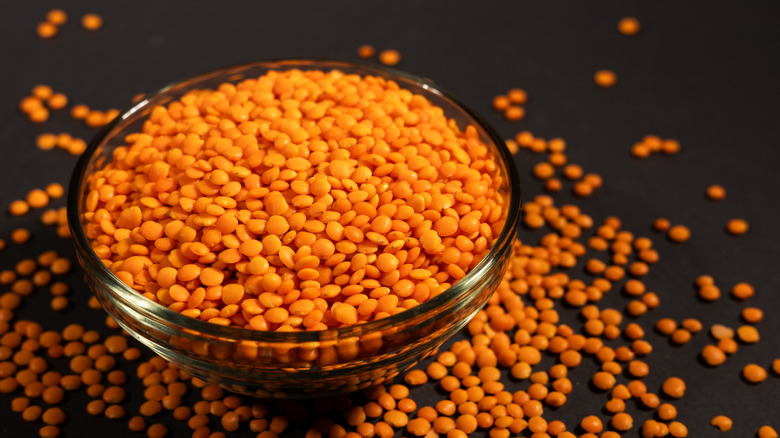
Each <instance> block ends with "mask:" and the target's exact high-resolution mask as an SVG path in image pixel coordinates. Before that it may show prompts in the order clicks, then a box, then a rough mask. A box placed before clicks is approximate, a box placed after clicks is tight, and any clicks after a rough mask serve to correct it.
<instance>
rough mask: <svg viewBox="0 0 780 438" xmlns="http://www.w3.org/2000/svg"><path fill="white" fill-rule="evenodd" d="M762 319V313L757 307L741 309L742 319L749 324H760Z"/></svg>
mask: <svg viewBox="0 0 780 438" xmlns="http://www.w3.org/2000/svg"><path fill="white" fill-rule="evenodd" d="M763 318H764V312H763V311H762V310H761V309H759V308H758V307H745V308H744V309H742V319H744V320H745V321H747V322H749V323H751V324H756V323H758V322H761V320H762V319H763Z"/></svg>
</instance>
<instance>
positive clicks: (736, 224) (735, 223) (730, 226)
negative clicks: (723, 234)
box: [726, 219, 749, 236]
mask: <svg viewBox="0 0 780 438" xmlns="http://www.w3.org/2000/svg"><path fill="white" fill-rule="evenodd" d="M748 228H749V227H748V223H747V221H746V220H744V219H731V220H729V221H728V222H727V223H726V231H728V232H729V233H730V234H732V235H734V236H741V235H743V234H745V233H747V232H748Z"/></svg>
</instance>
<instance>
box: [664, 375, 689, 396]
mask: <svg viewBox="0 0 780 438" xmlns="http://www.w3.org/2000/svg"><path fill="white" fill-rule="evenodd" d="M662 389H663V391H664V394H666V395H668V396H669V397H673V398H680V397H682V396H683V394H684V393H685V382H684V381H683V380H682V379H680V378H679V377H669V378H667V379H666V380H665V381H664V383H663V386H662Z"/></svg>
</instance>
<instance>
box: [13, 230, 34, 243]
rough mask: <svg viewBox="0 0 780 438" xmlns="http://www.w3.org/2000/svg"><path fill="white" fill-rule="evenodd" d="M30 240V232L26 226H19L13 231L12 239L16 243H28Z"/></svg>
mask: <svg viewBox="0 0 780 438" xmlns="http://www.w3.org/2000/svg"><path fill="white" fill-rule="evenodd" d="M28 240H30V232H29V231H27V230H26V229H24V228H17V229H15V230H13V231H11V241H12V242H13V243H16V244H19V245H21V244H23V243H27V241H28Z"/></svg>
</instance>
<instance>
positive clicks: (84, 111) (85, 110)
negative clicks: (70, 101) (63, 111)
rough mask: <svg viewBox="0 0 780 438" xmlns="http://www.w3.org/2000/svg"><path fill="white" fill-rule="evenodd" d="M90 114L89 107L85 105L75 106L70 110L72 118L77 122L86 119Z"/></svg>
mask: <svg viewBox="0 0 780 438" xmlns="http://www.w3.org/2000/svg"><path fill="white" fill-rule="evenodd" d="M89 113H90V110H89V107H87V106H86V105H83V104H79V105H74V106H73V108H71V110H70V116H71V117H72V118H74V119H76V120H81V119H85V118H86V117H87V116H88V115H89Z"/></svg>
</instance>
